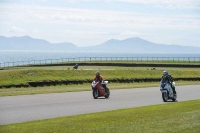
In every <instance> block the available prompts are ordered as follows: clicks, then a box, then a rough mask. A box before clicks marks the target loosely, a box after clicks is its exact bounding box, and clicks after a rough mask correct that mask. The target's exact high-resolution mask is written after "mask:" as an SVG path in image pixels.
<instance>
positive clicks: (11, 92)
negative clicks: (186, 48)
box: [0, 81, 200, 97]
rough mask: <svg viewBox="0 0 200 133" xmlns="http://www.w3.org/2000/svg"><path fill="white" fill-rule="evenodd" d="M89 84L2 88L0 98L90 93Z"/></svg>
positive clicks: (123, 86)
mask: <svg viewBox="0 0 200 133" xmlns="http://www.w3.org/2000/svg"><path fill="white" fill-rule="evenodd" d="M195 84H196V85H200V82H199V81H177V82H176V86H181V85H195ZM90 85H91V84H90V83H84V84H78V85H73V84H72V85H57V86H45V87H28V88H9V89H8V88H3V89H0V97H2V96H17V95H34V94H48V93H63V92H77V91H91V86H90ZM158 85H159V83H158V82H148V83H146V82H145V83H109V84H108V88H109V89H110V90H116V89H128V88H146V87H158Z"/></svg>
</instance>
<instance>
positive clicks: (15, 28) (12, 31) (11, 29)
mask: <svg viewBox="0 0 200 133" xmlns="http://www.w3.org/2000/svg"><path fill="white" fill-rule="evenodd" d="M6 32H10V33H14V32H20V33H25V32H26V30H23V29H21V28H19V27H15V26H13V27H11V28H10V29H7V30H6Z"/></svg>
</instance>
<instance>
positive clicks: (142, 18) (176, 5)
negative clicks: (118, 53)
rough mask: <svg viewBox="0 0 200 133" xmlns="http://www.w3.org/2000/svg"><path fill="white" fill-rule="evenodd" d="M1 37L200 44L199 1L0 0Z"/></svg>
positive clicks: (88, 42) (95, 42)
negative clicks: (139, 39) (136, 38)
mask: <svg viewBox="0 0 200 133" xmlns="http://www.w3.org/2000/svg"><path fill="white" fill-rule="evenodd" d="M0 36H6V37H13V36H19V37H20V36H30V37H33V38H38V39H44V40H47V41H49V42H51V43H61V42H70V43H73V44H75V45H76V46H78V47H85V46H93V45H98V44H102V43H104V42H106V41H108V40H110V39H118V40H123V39H127V38H132V37H140V38H142V39H145V40H148V41H150V42H154V43H159V44H168V45H171V44H177V45H183V46H197V47H200V0H0Z"/></svg>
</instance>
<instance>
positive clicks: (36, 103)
mask: <svg viewBox="0 0 200 133" xmlns="http://www.w3.org/2000/svg"><path fill="white" fill-rule="evenodd" d="M108 87H109V85H108ZM176 91H177V94H178V98H177V102H181V101H187V100H195V99H200V85H188V86H177V87H176ZM110 92H111V95H110V98H108V99H105V98H103V97H102V98H99V99H93V97H92V91H84V92H68V93H52V94H37V95H23V96H7V97H0V125H7V124H13V123H21V122H27V121H34V120H42V119H48V118H56V117H62V116H71V115H78V114H86V113H93V112H100V111H108V110H116V109H122V108H133V107H139V106H148V105H154V104H170V103H171V102H167V103H166V102H163V100H162V97H161V92H160V90H159V88H158V87H152V88H135V89H121V90H110Z"/></svg>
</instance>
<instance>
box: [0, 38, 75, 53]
mask: <svg viewBox="0 0 200 133" xmlns="http://www.w3.org/2000/svg"><path fill="white" fill-rule="evenodd" d="M76 49H77V46H76V45H74V44H72V43H50V42H48V41H45V40H42V39H34V38H31V37H29V36H23V37H3V36H0V50H53V51H54V50H56V51H65V50H76Z"/></svg>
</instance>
